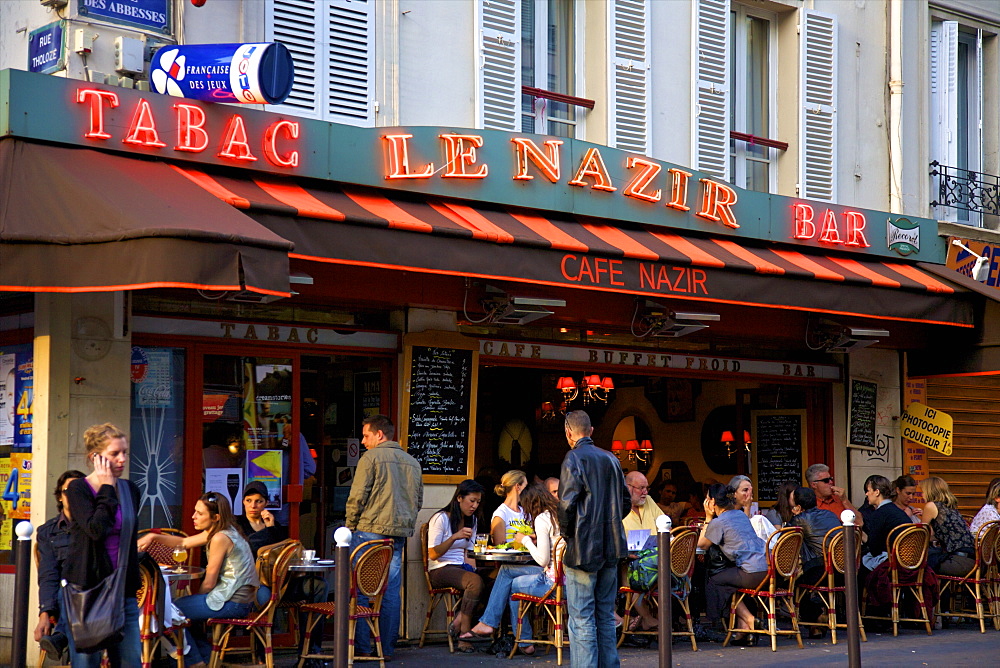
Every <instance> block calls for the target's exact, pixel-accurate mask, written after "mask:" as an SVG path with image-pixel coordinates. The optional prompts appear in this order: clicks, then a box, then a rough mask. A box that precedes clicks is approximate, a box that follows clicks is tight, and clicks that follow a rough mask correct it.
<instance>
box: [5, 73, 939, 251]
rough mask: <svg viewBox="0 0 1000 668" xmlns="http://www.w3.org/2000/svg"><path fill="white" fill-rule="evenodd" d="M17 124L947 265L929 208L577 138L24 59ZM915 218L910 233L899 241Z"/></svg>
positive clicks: (90, 142)
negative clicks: (71, 72)
mask: <svg viewBox="0 0 1000 668" xmlns="http://www.w3.org/2000/svg"><path fill="white" fill-rule="evenodd" d="M0 102H6V103H7V106H6V107H2V108H3V109H5V111H6V117H4V118H0V127H2V128H3V129H4V130H5V134H8V135H13V136H18V137H24V138H29V139H38V140H44V141H53V142H59V143H65V144H74V145H78V146H91V147H96V148H101V149H102V150H112V151H122V152H129V153H140V154H144V155H155V156H157V157H160V158H169V159H172V160H178V161H192V162H199V163H210V164H218V165H227V166H234V167H240V168H244V169H250V170H255V171H266V172H272V173H280V174H286V175H290V176H298V177H309V178H319V179H328V180H331V181H336V182H341V183H347V184H359V185H366V186H372V187H381V188H392V189H397V190H407V191H410V192H414V193H420V194H425V195H436V196H442V197H455V198H460V199H468V200H474V201H477V202H483V203H493V204H501V205H515V206H518V207H527V208H532V209H539V210H543V211H554V212H560V213H563V214H567V215H579V216H587V217H592V218H598V219H604V220H610V221H624V222H632V223H641V224H646V225H656V226H663V227H670V228H678V229H686V230H692V231H697V232H704V233H709V234H712V235H716V236H727V237H733V238H747V239H765V240H770V241H777V242H781V243H785V244H793V245H800V246H808V247H814V248H821V249H824V250H828V251H831V250H836V251H848V252H853V253H864V254H868V255H881V256H887V257H899V256H900V255H902V254H905V255H906V256H907V258H908V259H911V260H925V261H935V262H940V261H942V260H943V258H944V253H945V247H944V242H943V241H942V240H941V239H939V238H938V237H937V235H936V223H935V222H934V221H933V220H930V219H922V218H911V219H909V220H906V221H900V219H898V217H895V216H893V215H891V214H888V213H885V212H879V211H875V210H870V209H861V208H857V207H849V206H843V205H840V204H833V203H825V202H815V201H808V200H803V199H800V198H791V197H784V196H780V195H771V194H767V193H758V192H753V191H747V190H743V189H740V188H736V187H733V186H731V185H729V184H727V183H724V182H722V181H720V180H718V179H715V178H714V177H711V176H710V175H707V174H703V173H700V172H698V171H697V170H693V169H690V168H685V167H683V166H678V165H672V164H670V163H665V162H662V161H659V160H654V159H651V158H649V157H646V156H641V155H636V154H633V153H629V152H627V151H622V150H619V149H614V148H610V147H607V146H600V145H596V144H592V143H588V142H584V141H580V140H576V139H557V138H552V137H545V136H539V135H527V134H524V133H511V132H502V131H496V130H469V129H463V128H437V127H406V128H359V127H354V126H346V125H338V124H334V123H328V122H324V121H316V120H312V119H305V118H297V117H294V116H286V115H283V114H281V113H280V112H276V111H258V110H254V109H236V108H234V107H231V106H226V105H216V104H211V103H203V102H198V101H195V100H186V101H184V102H178V101H177V100H176V99H174V98H170V97H166V96H162V95H156V94H153V93H148V92H141V91H136V90H128V89H122V88H113V87H108V86H99V85H95V84H86V83H82V82H79V81H74V80H66V79H63V78H57V77H46V76H39V75H33V74H30V73H26V72H21V71H15V70H4V71H2V72H0ZM904 226H905V229H906V241H907V243H906V244H902V245H901V244H899V243H896V242H897V241H898V240H897V238H896V237H898V230H899V229H902V228H903V227H904Z"/></svg>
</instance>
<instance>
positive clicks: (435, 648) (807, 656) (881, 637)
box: [275, 625, 1000, 668]
mask: <svg viewBox="0 0 1000 668" xmlns="http://www.w3.org/2000/svg"><path fill="white" fill-rule="evenodd" d="M766 640H767V638H761V645H760V646H759V647H753V648H744V647H725V648H723V647H721V646H720V645H718V644H715V643H699V644H698V652H692V651H691V644H690V642H688V641H687V640H686V639H685V640H684V641H683V642H682V641H680V640H677V641H675V642H674V645H673V654H674V655H673V659H674V665H675V666H734V665H738V666H739V667H740V668H745V667H747V666H771V667H778V666H788V667H792V666H796V667H797V666H804V665H810V666H835V665H836V666H843V665H846V664H847V644H846V640H847V638H846V634H845V635H844V637H843V638H841V635H840V634H838V635H837V644H836V645H832V644H830V640H829V637H828V638H827V639H826V640H824V641H818V640H812V641H810V640H803V644H804V645H805V648H804V649H798V647H796V644H795V641H794V640H791V639H789V638H780V639H779V640H778V651H777V652H772V651H771V646H770V643H767V645H766V646H765V641H766ZM619 652H620V654H619V655H620V657H621V662H622V665H623V666H635V667H638V666H655V665H657V660H658V654H657V651H656V646H655V645H653V646H652V647H650V648H647V649H636V648H630V647H624V646H623V647H622V648H621V649H620V651H619ZM275 659H276V660H275V665H276V666H279V667H281V668H287V667H289V666H294V665H295V664H296V660H295V658H294V657H293V656H291V655H289V654H286V653H284V652H282V653H280V654H278V655H276V657H275ZM861 662H862V665H864V666H865V668H868V667H869V666H903V665H908V666H921V665H924V666H928V665H929V666H945V665H946V666H995V665H998V664H1000V631H996V630H994V629H993V628H992V626H989V627H988V628H987V629H986V633H985V634H981V633H979V629H978V627H977V628H975V629H973V628H972V626H970V625H965V626H963V627H962V628H959V629H946V630H939V631H935V632H934V635H933V636H928V635H927V634H926V633H924V632H922V631H916V630H912V629H906V630H903V631H900V635H899V636H898V637H896V638H893V636H892V633H891V632H890V633H888V634H875V633H870V634H868V642H867V643H861ZM360 665H366V664H360ZM372 665H374V664H372ZM389 665H390V666H394V667H395V666H399V667H400V668H403V667H405V668H411V667H412V668H442V666H448V668H461V667H463V666H504V665H507V666H510V668H520V667H521V666H555V665H556V655H555V652H554V651H553V652H550V653H549V654H548V655H545V654H539V656H537V657H533V658H531V659H529V658H528V657H525V656H523V655H518V656H517V657H515V658H514V659H512V660H510V661H507V660H506V659H498V658H497V657H494V656H492V655H490V654H485V653H476V654H460V653H455V654H449V653H448V646H447V645H446V644H435V645H427V646H425V647H424V648H423V649H418V648H417V647H416V645H413V646H412V647H399V648H397V649H396V654H395V657H394V658H393V661H392V663H391V664H389ZM563 665H564V666H568V665H569V653H568V652H564V653H563Z"/></svg>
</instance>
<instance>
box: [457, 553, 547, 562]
mask: <svg viewBox="0 0 1000 668" xmlns="http://www.w3.org/2000/svg"><path fill="white" fill-rule="evenodd" d="M467 554H468V555H469V558H470V559H475V560H476V561H492V562H497V563H501V564H531V563H534V561H535V560H534V559H533V558H532V556H531V554H530V553H529V552H522V551H521V550H486V551H485V552H475V551H473V550H468V552H467Z"/></svg>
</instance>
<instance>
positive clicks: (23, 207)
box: [0, 139, 292, 297]
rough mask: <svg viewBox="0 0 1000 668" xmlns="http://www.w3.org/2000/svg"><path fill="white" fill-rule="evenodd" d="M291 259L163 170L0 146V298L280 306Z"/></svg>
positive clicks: (96, 156)
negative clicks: (189, 297) (130, 297)
mask: <svg viewBox="0 0 1000 668" xmlns="http://www.w3.org/2000/svg"><path fill="white" fill-rule="evenodd" d="M291 250H292V244H291V243H290V242H289V241H287V240H285V239H284V238H282V237H281V236H279V235H278V234H275V233H274V232H273V231H271V230H269V229H267V228H266V227H264V226H263V225H261V224H259V223H257V222H256V221H254V220H253V219H251V218H249V217H247V216H245V215H244V214H242V213H241V212H239V211H237V210H235V209H233V208H232V207H231V206H227V205H225V204H224V203H222V202H220V201H219V200H218V199H217V198H215V197H212V196H211V195H209V194H208V193H206V192H205V191H204V190H203V189H201V188H198V187H195V186H194V185H193V184H192V183H191V181H190V179H187V178H184V177H183V176H181V175H180V174H178V172H177V171H176V170H175V169H173V168H172V167H170V166H169V165H168V164H166V163H163V162H158V161H154V160H142V159H135V158H125V157H121V156H116V155H111V154H107V153H102V152H100V151H93V150H86V149H75V148H60V147H56V146H49V145H45V144H34V143H29V142H24V141H20V140H15V139H6V140H3V141H0V291H23V292H95V291H110V290H133V289H140V288H162V287H179V288H200V289H206V290H227V291H229V290H232V291H249V292H256V293H260V294H265V295H277V296H283V297H287V296H289V294H290V292H289V289H288V253H289V251H291Z"/></svg>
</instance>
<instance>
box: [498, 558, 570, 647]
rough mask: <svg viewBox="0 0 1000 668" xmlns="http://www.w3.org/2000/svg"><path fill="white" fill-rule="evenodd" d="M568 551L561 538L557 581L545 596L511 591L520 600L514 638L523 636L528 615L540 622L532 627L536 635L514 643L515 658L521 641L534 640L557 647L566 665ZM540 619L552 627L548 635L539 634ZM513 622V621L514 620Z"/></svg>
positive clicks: (555, 564) (556, 562)
mask: <svg viewBox="0 0 1000 668" xmlns="http://www.w3.org/2000/svg"><path fill="white" fill-rule="evenodd" d="M565 552H566V541H564V540H563V539H562V538H560V539H559V540H558V541H556V544H555V545H553V546H552V559H553V563H554V571H555V576H556V579H555V584H553V585H552V588H551V589H549V590H548V591H547V592H545V593H544V594H542V595H541V596H529V595H528V594H511V596H510V598H511V600H513V601H518V608H517V624H516V625H515V628H514V637H515V638H521V627H522V626H523V624H524V618H525V616H526V615H531V614H534V615H535V621H536V623H535V624H534V625H533V626H532V631H533V632H534V636H535V637H534V638H523V639H521V640H518V641H516V642H515V643H514V647H513V648H512V649H511V650H510V658H514V655H515V654H516V653H517V650H518V644H519V643H521V642H530V643H533V644H535V645H549V646H550V647H555V648H556V665H557V666H561V665H562V651H563V646H564V645H566V644H567V640H568V637H567V634H566V630H567V629H566V573H565V571H564V570H563V554H564V553H565ZM539 619H541V620H544V622H545V624H544V625H545V626H547V627H549V629H548V633H547V637H545V638H541V637H539V635H540V634H539V627H540V625H539V624H538V623H537V622H538V621H539ZM511 621H512V622H513V620H511Z"/></svg>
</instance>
